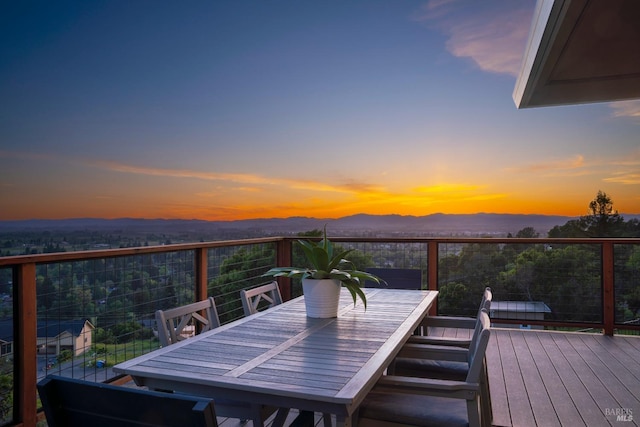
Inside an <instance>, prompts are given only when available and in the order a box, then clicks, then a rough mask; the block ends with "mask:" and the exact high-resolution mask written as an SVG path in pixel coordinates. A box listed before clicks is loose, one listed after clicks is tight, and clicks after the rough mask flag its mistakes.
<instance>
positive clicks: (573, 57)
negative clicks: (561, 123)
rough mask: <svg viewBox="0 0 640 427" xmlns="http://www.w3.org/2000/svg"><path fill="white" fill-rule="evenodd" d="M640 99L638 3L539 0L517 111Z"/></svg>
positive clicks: (517, 90) (519, 82)
mask: <svg viewBox="0 0 640 427" xmlns="http://www.w3.org/2000/svg"><path fill="white" fill-rule="evenodd" d="M634 98H640V0H538V3H537V4H536V10H535V12H534V16H533V22H532V27H531V30H530V32H529V40H528V41H527V48H526V51H525V55H524V57H523V64H522V69H521V71H520V75H519V76H518V80H517V82H516V87H515V89H514V91H513V100H514V101H515V103H516V106H517V107H518V108H528V107H542V106H551V105H565V104H581V103H588V102H604V101H618V100H624V99H634Z"/></svg>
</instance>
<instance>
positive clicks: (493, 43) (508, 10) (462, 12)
mask: <svg viewBox="0 0 640 427" xmlns="http://www.w3.org/2000/svg"><path fill="white" fill-rule="evenodd" d="M491 4H492V5H495V6H496V7H494V8H491V10H486V9H483V10H481V11H477V10H475V9H474V8H472V7H470V3H468V2H464V3H461V2H453V1H445V0H439V1H430V2H428V3H426V4H425V5H424V6H423V7H422V8H421V9H420V13H418V14H416V19H417V20H419V21H421V22H423V23H425V24H426V25H428V26H430V27H434V28H436V29H437V30H439V31H441V32H443V33H444V34H446V35H447V36H448V37H449V39H448V40H447V42H446V48H447V50H448V51H449V52H450V53H451V54H452V55H453V56H456V57H459V58H469V59H471V60H472V61H473V62H474V63H475V64H476V65H477V66H478V67H479V68H480V69H481V70H483V71H487V72H490V73H499V74H509V75H513V76H517V75H518V73H519V71H520V66H521V62H522V55H523V53H524V50H525V45H526V40H527V36H528V34H529V28H530V26H531V17H532V15H533V8H534V4H533V3H532V2H526V3H525V4H524V5H523V2H513V1H509V2H495V3H491ZM475 6H476V7H477V6H478V4H476V5H475ZM480 6H481V7H486V6H487V3H485V2H482V3H480Z"/></svg>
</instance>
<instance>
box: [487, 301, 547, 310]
mask: <svg viewBox="0 0 640 427" xmlns="http://www.w3.org/2000/svg"><path fill="white" fill-rule="evenodd" d="M491 311H509V312H512V313H551V309H550V308H549V306H548V305H547V304H545V303H544V302H542V301H491Z"/></svg>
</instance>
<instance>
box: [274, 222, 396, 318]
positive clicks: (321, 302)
mask: <svg viewBox="0 0 640 427" xmlns="http://www.w3.org/2000/svg"><path fill="white" fill-rule="evenodd" d="M298 244H299V245H300V246H301V247H302V250H303V252H304V255H305V257H306V259H307V262H308V263H309V267H306V268H304V267H275V268H272V269H271V270H269V271H267V272H266V273H265V274H264V275H265V276H272V277H291V278H298V279H302V292H303V294H304V296H305V306H306V309H307V316H309V317H336V316H337V315H338V304H339V299H340V287H341V286H344V287H345V288H347V290H348V291H349V292H350V293H351V296H352V297H353V303H354V304H355V303H356V302H357V298H358V297H359V298H360V299H361V300H362V302H363V304H364V307H365V309H366V308H367V297H366V295H365V293H364V292H363V291H362V289H361V287H362V286H363V285H364V282H365V280H371V281H372V282H376V283H384V281H383V280H382V279H380V278H379V277H377V276H375V275H373V274H371V273H367V272H365V271H359V270H357V269H356V267H355V266H354V264H353V263H352V262H351V261H349V260H347V259H345V256H347V255H348V254H349V253H350V252H352V251H353V249H347V250H335V249H334V245H333V243H331V241H330V240H329V239H328V238H327V227H326V226H325V227H324V232H323V237H322V239H321V240H320V241H317V242H316V241H312V240H298Z"/></svg>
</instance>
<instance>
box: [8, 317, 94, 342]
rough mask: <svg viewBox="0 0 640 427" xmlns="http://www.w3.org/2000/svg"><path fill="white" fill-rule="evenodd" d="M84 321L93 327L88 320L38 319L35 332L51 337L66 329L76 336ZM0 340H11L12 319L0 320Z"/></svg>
mask: <svg viewBox="0 0 640 427" xmlns="http://www.w3.org/2000/svg"><path fill="white" fill-rule="evenodd" d="M86 323H88V324H89V325H90V326H91V328H93V324H92V323H91V322H89V321H88V320H61V321H50V322H45V321H38V324H37V329H38V332H37V334H38V337H48V338H53V337H57V336H58V335H60V334H61V333H63V332H65V331H67V332H69V333H71V334H73V335H74V336H78V335H80V332H81V331H82V328H83V327H84V325H85V324H86ZM0 340H1V341H5V342H11V341H13V319H2V320H0Z"/></svg>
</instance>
